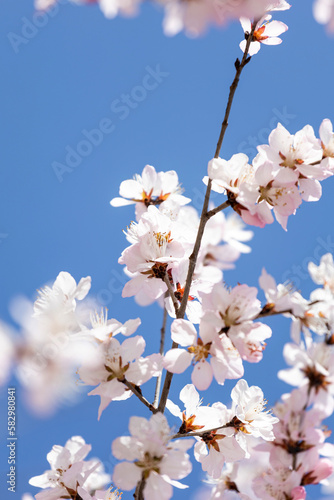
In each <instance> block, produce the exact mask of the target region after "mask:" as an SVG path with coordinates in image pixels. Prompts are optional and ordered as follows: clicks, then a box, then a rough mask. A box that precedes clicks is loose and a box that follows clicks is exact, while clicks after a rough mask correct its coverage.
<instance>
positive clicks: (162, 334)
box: [153, 292, 168, 408]
mask: <svg viewBox="0 0 334 500" xmlns="http://www.w3.org/2000/svg"><path fill="white" fill-rule="evenodd" d="M167 297H168V292H166V293H165V299H166V298H167ZM167 316H168V314H167V309H166V307H165V306H164V315H163V320H162V327H161V330H160V349H159V353H160V354H161V356H163V354H164V349H165V333H166V323H167ZM161 379H162V372H161V373H160V375H158V377H157V382H156V385H155V391H154V401H153V406H154V408H158V402H159V394H160V388H161Z"/></svg>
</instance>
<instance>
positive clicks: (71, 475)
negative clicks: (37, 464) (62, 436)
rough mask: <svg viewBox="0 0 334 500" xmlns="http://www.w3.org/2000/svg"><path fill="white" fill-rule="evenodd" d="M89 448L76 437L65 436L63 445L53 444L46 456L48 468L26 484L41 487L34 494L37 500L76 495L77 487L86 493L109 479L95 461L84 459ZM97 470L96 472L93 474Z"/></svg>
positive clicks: (51, 499)
mask: <svg viewBox="0 0 334 500" xmlns="http://www.w3.org/2000/svg"><path fill="white" fill-rule="evenodd" d="M90 450H91V446H90V445H87V444H86V443H85V441H84V439H83V438H82V437H80V436H74V437H72V438H71V439H69V440H68V441H67V442H66V444H65V446H64V447H63V446H59V445H55V446H53V448H52V450H51V451H50V453H48V455H47V460H48V462H49V464H50V465H51V470H48V471H46V472H44V474H42V475H41V476H35V477H33V478H31V479H30V481H29V484H31V485H32V486H37V487H39V488H43V489H45V491H43V492H41V493H37V495H35V497H36V499H37V500H56V499H58V498H63V497H64V498H68V497H72V496H73V495H74V494H76V492H77V489H78V487H80V486H81V487H82V488H84V489H85V490H86V491H88V492H93V491H94V490H96V489H97V488H101V487H103V486H104V485H105V484H106V483H108V482H109V481H110V476H109V475H107V474H105V473H104V469H103V467H102V464H101V463H100V462H99V461H98V460H95V459H94V460H89V461H84V459H85V458H86V456H87V455H88V453H89V452H90ZM97 470H99V472H98V473H97Z"/></svg>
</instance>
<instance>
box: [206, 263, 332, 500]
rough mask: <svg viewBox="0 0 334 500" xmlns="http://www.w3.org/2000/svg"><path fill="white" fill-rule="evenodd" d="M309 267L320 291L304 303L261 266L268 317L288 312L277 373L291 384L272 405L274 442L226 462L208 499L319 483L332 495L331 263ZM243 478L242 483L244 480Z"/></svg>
mask: <svg viewBox="0 0 334 500" xmlns="http://www.w3.org/2000/svg"><path fill="white" fill-rule="evenodd" d="M309 272H310V275H311V277H312V279H313V280H314V282H315V283H316V284H318V285H322V287H321V288H318V289H316V290H314V291H313V292H312V293H311V296H310V300H308V301H307V300H305V299H304V298H303V297H302V296H301V295H300V293H298V292H295V291H292V290H290V289H289V288H288V287H285V286H284V285H276V283H275V281H274V280H273V278H272V277H271V276H269V275H268V274H267V273H266V272H265V271H263V273H262V276H261V278H260V286H261V287H262V288H263V290H264V292H265V295H266V298H267V301H268V302H267V304H266V306H265V308H264V309H263V310H264V311H266V314H276V313H278V312H281V313H282V314H284V315H286V316H289V317H291V319H292V328H291V337H292V342H291V343H287V344H286V345H285V348H284V357H285V360H286V362H287V364H288V365H290V366H291V368H288V369H285V370H281V371H280V372H279V373H278V376H279V378H280V379H282V380H284V381H285V382H287V383H288V384H290V385H292V386H295V387H296V389H293V390H292V392H291V393H289V394H284V395H283V396H282V399H281V401H280V402H279V403H277V404H276V405H275V407H274V409H273V412H274V414H275V415H276V417H278V419H279V421H277V422H276V423H274V425H273V436H274V437H273V439H272V440H271V441H270V442H269V441H268V442H267V443H264V444H262V445H260V446H256V447H255V448H254V449H253V450H252V453H251V456H252V464H250V463H249V462H248V461H247V460H241V461H240V462H238V463H236V464H234V463H233V464H232V465H231V464H227V466H225V468H224V470H223V472H222V474H221V476H220V477H219V478H215V477H213V479H214V481H212V480H211V481H210V482H211V483H214V486H213V489H212V492H211V494H209V496H208V498H211V499H212V500H213V499H219V498H230V496H227V492H230V493H231V495H232V496H231V498H242V499H248V500H255V499H256V498H261V499H263V500H273V499H276V500H281V499H286V498H289V499H292V500H304V499H305V498H306V489H305V487H306V486H307V485H311V484H318V483H322V484H323V485H324V487H325V488H324V489H325V491H327V492H328V493H332V492H333V481H334V474H332V473H333V470H334V460H333V458H334V445H333V444H331V443H327V442H325V441H326V439H327V438H328V437H329V436H330V432H329V431H327V430H326V428H325V427H324V420H325V419H326V418H328V417H329V416H330V415H332V413H333V410H334V390H333V387H334V385H333V383H334V371H333V370H334V369H333V366H334V351H333V345H334V342H333V331H334V323H333V319H332V316H333V313H332V311H333V308H334V286H333V283H334V263H333V257H332V255H330V254H326V255H324V256H323V257H322V258H321V261H320V264H319V265H318V266H317V265H316V264H314V263H312V262H311V263H310V264H309ZM245 478H247V483H245Z"/></svg>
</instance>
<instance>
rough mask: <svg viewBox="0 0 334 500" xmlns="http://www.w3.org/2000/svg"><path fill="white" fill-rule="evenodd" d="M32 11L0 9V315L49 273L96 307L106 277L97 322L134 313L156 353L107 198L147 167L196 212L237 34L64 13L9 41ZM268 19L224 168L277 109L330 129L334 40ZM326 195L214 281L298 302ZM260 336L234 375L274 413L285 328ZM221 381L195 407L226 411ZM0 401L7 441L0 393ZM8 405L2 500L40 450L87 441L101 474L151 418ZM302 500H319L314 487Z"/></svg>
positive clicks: (22, 3)
mask: <svg viewBox="0 0 334 500" xmlns="http://www.w3.org/2000/svg"><path fill="white" fill-rule="evenodd" d="M32 3H33V2H32V0H16V1H15V2H13V0H2V1H1V6H0V10H1V16H0V18H1V28H0V36H1V42H2V43H1V48H0V54H1V75H2V76H1V82H0V85H1V93H0V98H1V122H2V130H1V135H0V141H1V147H0V155H1V157H2V161H1V164H2V168H1V182H0V190H1V196H0V213H1V217H0V234H1V243H0V280H1V294H2V300H1V302H0V317H1V318H2V319H3V320H5V321H7V322H9V323H12V324H13V322H12V320H11V318H10V315H9V312H8V308H9V305H10V302H11V301H12V299H13V298H14V297H16V296H17V295H19V294H23V295H25V296H27V297H29V298H31V299H34V298H35V296H36V292H35V290H36V289H37V288H39V287H40V286H41V285H43V284H45V283H46V282H48V281H53V280H54V279H55V278H56V276H57V274H58V273H59V272H60V271H62V270H66V271H69V272H70V273H71V274H72V275H73V276H74V277H75V278H76V279H77V280H79V279H80V278H81V277H82V276H87V275H90V276H92V283H93V285H92V293H93V294H95V295H97V296H98V297H102V296H103V293H104V292H103V291H104V290H106V289H107V290H108V289H109V291H110V285H109V283H110V280H111V279H113V284H114V286H115V288H113V291H111V293H110V294H109V296H108V299H107V300H106V302H107V303H106V305H107V306H108V308H109V311H110V312H109V314H110V316H111V317H116V318H117V319H119V320H120V321H125V320H127V319H128V318H133V317H137V316H140V317H141V318H142V323H143V324H142V327H141V329H140V330H139V333H142V334H143V335H144V336H145V338H146V339H147V342H148V343H149V342H151V345H152V350H153V349H154V348H155V347H154V346H157V348H158V343H159V340H158V332H159V328H160V323H161V316H162V311H161V310H160V309H159V307H158V306H153V307H150V308H148V309H143V308H139V307H138V306H137V305H136V304H135V303H134V301H133V300H132V299H122V298H121V293H120V290H121V287H122V282H124V278H123V277H122V270H121V267H120V266H119V265H118V264H117V259H118V257H119V255H120V254H121V252H122V250H123V249H124V247H125V245H126V241H125V238H124V236H123V234H122V229H124V228H125V227H126V225H127V224H128V223H129V221H130V220H131V219H133V215H132V213H133V212H132V208H131V207H130V208H123V209H118V210H117V209H113V208H111V207H110V205H109V201H110V199H111V198H112V197H114V196H117V194H118V187H119V184H120V182H121V181H122V180H123V179H128V178H131V177H132V176H133V174H134V173H136V172H137V173H141V171H142V169H143V167H144V165H145V164H147V163H149V164H152V165H154V166H155V167H156V169H157V170H169V169H175V170H176V171H177V172H178V174H179V178H180V180H181V182H182V184H183V186H184V188H185V194H186V195H187V196H190V197H191V198H193V199H194V200H195V205H196V206H197V208H199V206H200V202H201V200H202V194H203V184H202V182H201V179H202V177H203V175H205V173H206V166H207V162H208V160H210V159H211V158H212V156H213V154H214V151H215V145H216V142H217V138H218V134H219V129H220V122H221V120H222V116H223V110H224V108H225V103H226V98H227V95H228V88H229V85H230V83H231V81H232V78H233V75H234V61H235V59H236V57H240V55H241V51H240V49H239V47H238V44H239V41H240V40H241V39H242V37H243V33H242V30H241V27H240V26H239V24H238V23H234V24H232V25H230V26H229V27H228V28H227V29H225V30H223V31H218V30H215V29H213V30H211V31H210V32H209V33H208V34H206V36H204V37H201V38H199V39H197V40H190V39H188V38H186V37H185V36H184V35H183V34H181V35H179V36H177V37H175V38H171V39H170V38H167V37H165V36H164V34H163V32H162V28H161V20H162V16H161V13H160V12H159V11H158V10H156V9H154V8H152V7H151V6H149V5H145V6H144V7H143V8H142V12H141V15H140V16H139V17H137V18H135V19H131V20H126V19H122V18H117V19H116V20H113V21H108V20H106V19H105V18H104V17H103V15H102V13H101V12H100V11H99V9H98V8H97V7H95V6H94V7H76V6H74V5H69V4H62V5H60V6H59V11H58V12H57V13H56V14H55V15H54V16H53V17H51V16H48V17H47V18H46V19H47V23H46V24H45V26H43V27H40V28H38V29H37V32H36V33H35V34H34V36H31V38H30V39H28V38H25V40H26V42H24V43H23V42H22V43H18V44H17V45H15V43H14V42H13V40H14V37H13V35H9V33H13V34H15V35H18V36H24V35H26V32H25V31H24V29H25V28H24V27H25V26H26V25H27V20H28V21H31V20H32V18H33V13H34V10H33V5H32ZM276 18H277V19H280V20H283V21H285V22H286V23H287V24H288V25H289V31H288V32H287V33H286V34H285V35H283V40H284V41H283V43H282V45H280V46H278V47H263V48H262V49H261V51H260V53H259V54H258V55H257V56H255V57H254V58H253V61H252V62H251V64H250V65H249V66H247V68H246V70H245V72H244V74H243V76H242V81H241V84H240V88H239V89H238V91H237V95H236V100H235V103H234V105H233V109H232V115H231V119H230V127H229V129H228V132H227V134H226V140H225V142H224V145H223V150H222V155H223V156H224V157H225V158H229V157H230V156H231V155H232V154H234V153H236V152H238V151H242V152H245V153H248V154H249V155H250V156H251V158H252V157H253V156H254V155H255V153H256V150H255V145H256V144H261V143H264V142H266V140H267V137H268V133H269V127H270V123H271V122H272V120H273V119H274V117H275V116H277V115H278V114H280V113H281V114H282V113H283V114H285V116H286V114H288V115H289V116H288V118H287V120H288V121H286V123H285V125H286V126H287V128H288V129H289V130H290V131H291V132H292V133H294V132H296V131H297V130H299V129H300V128H302V127H303V126H304V125H306V124H307V123H309V124H311V125H312V126H313V127H314V128H315V130H316V133H318V128H319V125H320V123H321V121H322V119H323V118H326V117H327V118H330V119H331V120H332V121H333V119H334V103H333V100H334V99H333V76H334V71H333V67H334V66H333V54H334V40H333V38H329V37H328V36H327V35H326V33H325V31H324V29H323V27H322V26H319V25H318V24H316V23H315V21H314V20H313V17H312V13H311V4H310V2H309V1H307V2H306V1H305V0H298V1H295V2H293V7H292V9H291V10H290V11H287V12H283V13H280V14H278V15H277V16H276ZM22 30H23V31H22ZM16 40H18V39H16ZM21 41H22V40H21ZM156 65H160V68H161V71H164V72H166V73H168V76H166V77H165V78H164V79H163V81H162V82H161V84H159V85H158V87H157V88H156V89H155V90H151V91H148V92H147V96H146V98H145V99H144V100H142V102H140V103H138V106H137V107H136V108H135V109H129V113H128V116H127V117H126V118H125V119H123V120H122V119H121V116H122V115H121V114H120V113H119V112H115V108H114V110H112V109H111V105H112V103H113V102H114V101H115V100H116V99H120V97H121V95H122V94H123V93H131V91H133V89H134V87H136V86H138V85H141V84H142V81H143V78H144V77H145V75H146V74H147V69H146V68H147V66H150V67H151V68H155V67H156ZM104 118H108V119H109V120H111V121H112V122H113V125H114V130H113V132H112V133H109V134H105V135H104V138H103V142H102V143H101V144H100V145H98V146H96V147H93V148H92V151H91V152H90V154H89V155H88V156H86V157H83V158H82V161H81V163H80V165H78V166H77V167H76V168H74V169H73V171H72V172H71V173H64V176H63V181H62V182H59V180H58V179H57V177H56V175H55V172H54V170H53V168H52V165H53V163H54V162H61V163H64V161H65V156H66V148H67V147H68V146H69V147H70V148H76V147H77V145H78V143H79V142H80V141H82V140H83V139H84V135H83V133H82V131H83V130H84V129H86V130H91V129H93V128H96V127H97V126H98V125H99V123H100V122H101V120H102V119H104ZM333 188H334V179H329V180H327V181H325V182H324V183H323V197H322V199H321V200H320V202H318V203H315V204H311V203H309V204H306V203H304V204H303V205H302V207H301V209H299V210H298V213H297V215H296V216H295V217H291V218H290V220H289V224H288V232H287V233H285V232H284V231H283V230H282V228H281V227H280V226H279V225H278V224H276V223H275V224H273V225H271V226H268V227H266V228H265V229H263V230H255V237H254V239H253V241H252V243H251V245H252V248H253V251H252V253H251V254H250V255H244V256H243V257H242V258H241V259H240V261H239V263H238V266H237V268H236V270H234V271H230V272H226V273H225V279H226V281H227V283H228V284H230V285H232V286H234V285H235V284H236V283H237V282H241V283H248V284H250V285H257V280H258V277H259V275H260V273H261V269H262V267H263V266H264V267H265V268H266V269H267V271H268V272H270V273H271V274H273V275H274V276H275V278H276V279H277V281H284V280H286V279H292V280H293V281H294V282H295V284H296V287H297V288H298V289H301V291H302V292H303V293H304V294H305V296H308V293H309V292H310V291H311V289H312V283H311V282H310V280H308V279H307V278H306V277H305V270H306V263H307V261H308V260H309V259H311V258H313V259H314V260H315V261H316V262H318V261H319V255H322V254H324V253H326V252H327V251H328V250H329V251H330V250H331V249H333V247H332V245H333V242H334V231H333V213H334V209H333V202H332V200H333V195H332V193H333ZM214 200H216V201H217V203H218V198H214ZM319 245H320V251H319ZM328 245H329V246H328ZM115 276H116V279H115ZM115 282H116V285H115ZM112 286H113V285H112ZM116 289H117V290H116ZM270 324H271V326H272V327H273V331H274V333H273V338H272V339H271V340H270V341H269V342H268V347H267V349H266V351H265V358H264V361H263V362H262V363H261V364H260V365H255V366H249V365H248V366H247V367H246V378H247V380H248V381H249V383H251V384H257V385H260V386H261V387H262V388H263V390H264V392H265V395H266V397H267V399H268V400H269V403H270V404H273V403H274V402H275V401H276V400H277V399H278V398H279V396H280V394H281V393H282V392H286V391H288V390H289V387H288V386H286V385H285V384H283V383H281V382H278V381H277V378H276V373H277V371H278V369H280V368H281V367H283V365H284V361H283V359H282V354H281V352H282V346H283V344H284V342H286V341H288V339H289V323H288V321H287V320H284V319H279V318H276V319H275V320H273V321H271V322H270ZM154 343H155V344H154ZM189 376H190V374H189V373H188V372H187V374H186V376H185V377H184V379H182V380H181V382H178V381H177V380H176V381H175V387H174V388H173V390H172V393H171V394H172V396H174V398H176V396H177V395H178V391H179V389H180V388H181V387H182V385H184V384H185V383H188V382H189ZM234 383H235V382H233V383H232V384H229V383H228V384H226V386H225V387H221V386H217V385H215V384H213V386H212V388H211V389H210V391H208V393H205V394H203V395H204V397H205V403H209V402H213V401H216V400H222V401H223V402H228V401H229V393H230V389H231V387H232V386H233V385H234ZM150 389H151V386H148V390H150ZM145 392H146V390H145ZM1 396H2V399H1V401H0V403H1V419H2V420H1V431H0V433H1V436H4V435H5V420H4V417H5V409H6V406H5V403H6V400H5V396H6V392H5V391H3V392H2V393H1ZM18 399H19V403H18V435H19V443H18V449H17V451H18V483H17V493H16V494H11V493H9V492H8V491H7V488H6V486H5V485H4V483H5V481H4V474H3V471H5V473H6V472H7V469H8V466H7V464H6V457H7V452H6V449H5V440H4V438H2V441H1V452H0V453H1V455H0V457H1V471H2V477H1V486H0V488H2V490H1V498H3V499H7V498H13V497H15V498H21V495H22V493H23V492H26V491H31V492H34V493H35V492H36V489H35V488H32V487H30V486H29V485H28V484H27V483H28V479H29V478H30V477H31V476H34V475H37V474H40V473H42V472H43V471H44V470H45V469H46V468H47V462H46V458H45V456H46V453H47V452H48V451H49V450H50V449H51V447H52V445H53V444H61V445H64V443H65V441H66V440H67V439H68V438H69V437H71V436H72V435H76V434H80V435H82V436H83V437H84V438H85V440H86V442H87V443H91V444H92V445H93V456H98V457H99V458H100V459H101V460H102V461H103V462H104V463H105V465H106V468H107V469H108V470H109V471H110V472H111V470H112V466H113V464H114V463H115V461H114V459H113V458H112V456H111V454H110V443H111V441H112V440H113V439H114V438H115V437H116V436H117V435H122V434H127V425H128V417H129V415H130V411H131V412H132V413H134V414H137V415H140V414H141V415H145V416H148V414H147V413H146V411H145V409H142V408H141V406H140V403H139V402H137V401H135V400H134V398H131V399H130V401H128V402H126V403H123V404H120V403H114V404H113V405H111V406H110V407H109V408H108V409H107V410H106V411H105V412H104V413H103V416H102V418H101V421H100V422H99V423H98V422H97V408H98V398H97V397H95V398H94V397H90V398H87V397H84V396H83V397H82V399H81V400H80V402H79V404H77V405H73V406H65V407H63V408H61V409H60V410H59V411H58V413H57V414H56V415H55V416H54V418H51V419H49V420H40V419H37V418H36V417H35V416H33V415H32V414H31V413H29V412H28V410H27V409H26V408H25V407H24V405H23V395H22V393H21V392H20V389H19V388H18ZM170 422H171V423H174V422H175V421H174V420H172V419H170ZM332 423H333V422H332ZM194 470H195V473H194V474H193V475H192V476H191V477H190V478H188V479H189V483H190V484H191V488H190V490H188V491H187V492H179V491H177V490H175V497H174V498H176V499H181V498H183V499H184V498H193V495H194V493H195V491H196V490H197V488H198V487H199V485H200V482H199V480H200V479H201V478H203V477H204V476H203V474H202V473H201V469H200V467H199V466H198V464H196V466H195V469H194ZM123 498H124V500H127V499H130V498H132V494H131V493H128V494H124V496H123ZM309 498H310V499H313V500H316V498H319V494H318V492H317V491H316V489H314V490H312V489H311V490H310V496H309Z"/></svg>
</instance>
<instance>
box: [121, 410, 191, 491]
mask: <svg viewBox="0 0 334 500" xmlns="http://www.w3.org/2000/svg"><path fill="white" fill-rule="evenodd" d="M129 430H130V434H131V436H122V437H119V438H117V439H115V440H114V442H113V443H112V453H113V455H114V456H115V457H116V458H117V459H118V460H125V461H124V462H121V463H119V464H117V465H116V466H115V468H114V474H113V481H114V483H115V484H116V486H118V487H119V488H121V489H122V490H125V491H129V490H132V489H134V488H135V487H136V484H137V483H138V482H139V481H140V480H141V479H142V477H143V478H145V487H144V492H143V494H144V499H145V500H158V499H161V500H169V498H171V497H172V494H173V488H172V486H175V487H177V488H182V489H184V488H187V486H186V485H184V484H182V483H180V482H179V481H177V480H178V479H183V478H185V477H186V476H187V475H188V474H189V473H190V472H191V469H192V466H191V463H190V460H189V456H188V454H187V453H186V451H187V450H188V449H189V448H190V447H191V446H192V445H193V440H192V439H179V440H175V441H171V440H170V437H171V432H170V429H169V426H168V423H167V420H166V417H165V416H164V415H162V414H161V413H157V414H155V415H152V417H151V418H150V420H146V419H145V418H142V417H131V418H130V423H129Z"/></svg>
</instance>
